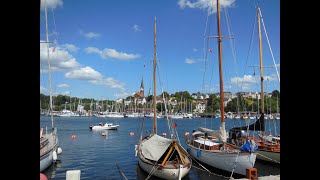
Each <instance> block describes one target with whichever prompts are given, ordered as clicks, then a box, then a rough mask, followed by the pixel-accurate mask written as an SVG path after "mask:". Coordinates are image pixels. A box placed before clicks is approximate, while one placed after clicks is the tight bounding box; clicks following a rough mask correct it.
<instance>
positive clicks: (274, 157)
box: [257, 150, 280, 163]
mask: <svg viewBox="0 0 320 180" xmlns="http://www.w3.org/2000/svg"><path fill="white" fill-rule="evenodd" d="M257 153H258V154H257V159H259V160H263V161H269V162H273V163H274V162H275V161H277V162H279V163H280V152H272V151H261V150H257ZM260 154H261V155H260ZM264 156H266V157H268V158H266V157H264ZM274 160H275V161H274Z"/></svg>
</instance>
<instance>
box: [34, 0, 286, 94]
mask: <svg viewBox="0 0 320 180" xmlns="http://www.w3.org/2000/svg"><path fill="white" fill-rule="evenodd" d="M259 2H260V8H261V13H262V17H263V22H264V25H265V28H266V31H267V35H268V39H269V42H270V46H271V48H272V53H273V56H274V60H275V64H277V68H278V72H279V74H280V1H278V0H269V1H259ZM256 3H257V1H254V0H241V1H240V0H221V5H222V6H223V8H222V9H221V25H222V34H223V35H224V36H229V31H228V27H229V29H230V32H231V33H232V36H233V39H230V38H229V39H227V38H225V39H223V42H222V47H223V55H222V56H223V76H224V88H225V91H232V92H238V91H258V92H259V91H260V84H259V69H258V68H253V67H249V66H252V65H259V48H258V35H257V22H256V21H257V10H256V6H255V5H256ZM42 5H44V1H42ZM47 7H48V29H49V41H51V42H54V44H52V45H50V48H49V52H50V60H51V68H52V73H51V76H52V85H53V88H52V90H53V91H54V92H55V93H60V94H67V95H70V94H71V96H77V97H83V98H84V97H86V98H95V99H117V98H122V97H127V96H129V95H132V94H133V93H134V92H136V91H138V90H139V87H140V83H141V79H142V78H143V80H144V85H145V95H148V91H149V89H150V93H151V94H152V60H153V23H154V22H153V21H154V17H155V16H156V18H157V60H158V63H159V69H158V70H159V71H158V74H157V76H158V77H157V92H158V93H159V94H160V93H161V87H162V88H163V89H164V91H167V92H169V93H174V92H177V91H184V90H186V91H189V92H190V93H194V92H203V93H207V92H210V93H213V92H214V93H215V92H218V91H219V71H218V53H217V39H215V38H210V39H208V38H206V37H207V36H208V35H209V36H216V35H217V21H216V13H215V11H216V2H215V1H212V0H153V1H150V0H138V1H130V0H108V1H106V0H90V1H85V0H81V1H79V0H68V1H63V0H47ZM212 7H213V8H212ZM227 22H229V23H227ZM261 27H262V28H263V26H262V24H261ZM262 33H263V34H262V37H263V38H262V44H263V61H264V66H274V63H273V59H272V56H271V53H270V50H269V46H268V43H267V39H266V36H265V33H264V29H262ZM40 41H45V15H44V10H43V9H42V11H40ZM251 41H252V44H251V43H250V42H251ZM250 44H251V46H250ZM232 47H235V48H232ZM209 49H212V52H210V50H209ZM233 52H234V53H233ZM40 67H41V68H40V92H42V93H45V94H48V89H49V86H48V84H49V83H48V76H47V75H48V73H47V69H48V68H47V49H46V45H45V43H40ZM264 75H265V76H266V77H265V79H266V81H265V91H268V92H271V91H272V90H274V89H278V90H280V83H279V80H278V78H277V74H276V69H275V68H265V69H264ZM159 77H160V78H159ZM160 81H161V83H160ZM160 84H161V85H160ZM158 93H157V94H158Z"/></svg>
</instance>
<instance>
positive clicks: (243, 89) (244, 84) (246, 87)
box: [240, 83, 251, 91]
mask: <svg viewBox="0 0 320 180" xmlns="http://www.w3.org/2000/svg"><path fill="white" fill-rule="evenodd" d="M240 88H241V91H247V90H250V89H251V86H250V84H248V83H243V84H242V86H240Z"/></svg>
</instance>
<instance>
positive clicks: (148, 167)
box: [136, 17, 192, 179]
mask: <svg viewBox="0 0 320 180" xmlns="http://www.w3.org/2000/svg"><path fill="white" fill-rule="evenodd" d="M156 63H157V61H156V17H155V18H154V59H153V98H154V100H153V111H154V113H153V114H154V116H153V134H150V135H147V136H146V137H144V138H143V139H142V136H141V139H140V141H139V143H138V145H136V155H137V156H138V161H139V166H140V167H141V168H142V169H143V170H144V171H146V172H147V173H149V175H148V177H151V176H156V177H159V178H163V179H181V178H183V177H184V176H185V175H186V174H188V173H189V170H190V168H191V165H192V164H191V163H192V162H191V158H190V157H189V156H188V153H187V152H186V150H185V149H184V148H183V147H182V146H181V145H180V144H179V142H178V141H176V140H175V139H168V138H165V137H161V136H159V135H157V109H156Z"/></svg>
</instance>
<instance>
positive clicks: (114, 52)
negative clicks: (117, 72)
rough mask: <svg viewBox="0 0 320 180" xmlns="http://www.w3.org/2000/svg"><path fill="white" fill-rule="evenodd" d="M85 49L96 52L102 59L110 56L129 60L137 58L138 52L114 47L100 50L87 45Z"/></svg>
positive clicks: (88, 51)
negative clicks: (119, 49)
mask: <svg viewBox="0 0 320 180" xmlns="http://www.w3.org/2000/svg"><path fill="white" fill-rule="evenodd" d="M85 51H86V52H87V53H89V54H90V53H94V54H98V55H99V56H100V57H101V58H102V59H107V58H112V59H118V60H131V59H136V58H139V57H140V55H139V54H129V53H125V52H119V51H117V50H115V49H109V48H105V49H103V50H100V49H98V48H96V47H87V48H85Z"/></svg>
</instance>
